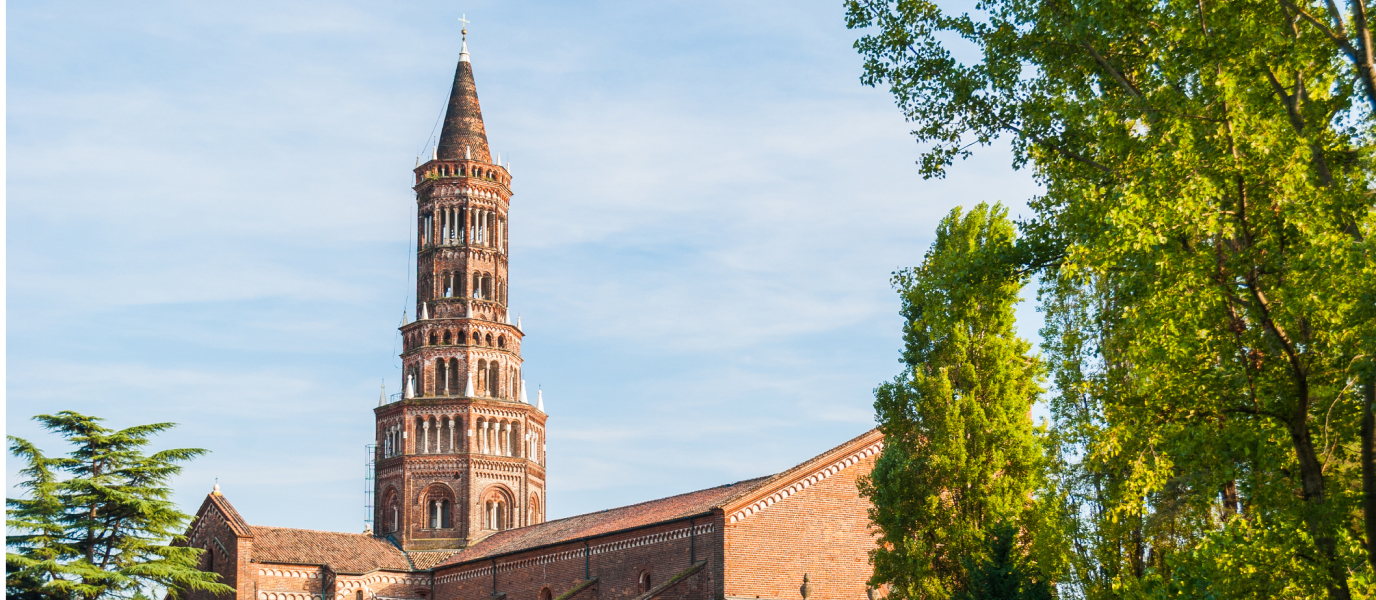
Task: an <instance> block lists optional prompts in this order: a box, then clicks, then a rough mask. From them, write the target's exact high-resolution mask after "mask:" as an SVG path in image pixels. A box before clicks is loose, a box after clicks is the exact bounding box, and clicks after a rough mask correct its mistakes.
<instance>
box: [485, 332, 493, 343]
mask: <svg viewBox="0 0 1376 600" xmlns="http://www.w3.org/2000/svg"><path fill="white" fill-rule="evenodd" d="M486 339H487V345H489V346H491V345H492V334H490V333H489V334H487V338H486Z"/></svg>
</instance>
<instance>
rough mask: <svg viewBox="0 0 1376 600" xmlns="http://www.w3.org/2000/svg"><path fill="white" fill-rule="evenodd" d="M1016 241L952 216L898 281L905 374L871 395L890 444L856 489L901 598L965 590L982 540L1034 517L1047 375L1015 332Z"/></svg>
mask: <svg viewBox="0 0 1376 600" xmlns="http://www.w3.org/2000/svg"><path fill="white" fill-rule="evenodd" d="M1013 242H1014V231H1013V226H1012V223H1011V222H1010V221H1009V220H1008V217H1007V211H1006V210H1005V209H1004V208H1003V207H1001V206H995V207H989V206H987V205H984V204H981V205H979V206H977V207H975V208H974V209H973V210H971V211H970V213H969V214H962V211H961V210H960V209H956V210H955V211H953V212H952V213H951V214H950V215H949V216H948V217H947V218H946V219H945V220H943V221H942V223H941V226H940V228H939V229H938V231H937V240H936V243H935V244H933V246H932V249H931V251H930V252H928V254H927V257H926V259H925V260H924V261H923V264H922V266H921V267H918V268H915V269H909V270H904V271H900V272H899V273H897V274H895V276H894V284H895V286H896V287H898V288H899V290H900V293H901V294H902V298H903V314H904V316H905V317H906V319H907V323H906V325H905V330H904V339H905V342H906V347H905V350H904V353H903V362H904V364H905V365H906V367H907V368H906V369H905V371H904V373H903V374H902V375H900V376H899V377H898V378H896V379H895V380H894V381H893V382H890V383H885V384H883V385H881V386H879V388H878V389H877V390H876V392H875V410H876V412H877V413H878V417H879V423H880V429H881V430H882V431H883V432H884V434H885V440H886V442H885V447H884V451H883V454H882V455H881V456H880V458H879V460H878V462H877V464H876V466H875V469H874V471H873V472H872V474H871V476H870V477H869V479H868V480H867V481H866V482H865V483H864V484H863V485H862V493H864V494H865V495H867V496H868V497H869V498H870V499H871V502H872V503H873V505H874V509H873V510H872V513H871V517H872V518H873V520H874V522H875V524H876V525H878V526H879V529H880V531H881V532H882V537H881V543H880V549H879V550H877V551H876V552H875V554H874V556H873V558H874V564H875V580H874V582H875V583H881V582H883V583H891V584H892V585H893V586H894V590H895V592H896V593H897V594H899V595H898V597H902V598H947V597H950V595H951V594H952V593H953V592H955V591H958V590H963V589H966V588H967V587H968V573H967V571H968V569H969V560H971V559H972V558H973V557H982V556H984V554H985V553H986V549H985V546H984V540H985V537H986V530H987V529H988V528H990V527H992V526H993V525H994V524H995V523H1002V522H1006V521H1011V522H1018V523H1022V522H1024V520H1026V521H1027V522H1029V523H1030V522H1031V519H1030V518H1026V519H1025V517H1028V516H1029V515H1030V513H1032V512H1034V511H1035V503H1034V501H1033V500H1032V492H1033V490H1034V489H1035V488H1036V487H1037V486H1038V484H1039V473H1040V463H1041V461H1042V449H1041V446H1040V445H1039V442H1038V440H1037V439H1036V435H1035V433H1034V431H1033V428H1032V424H1031V421H1030V419H1029V416H1028V411H1029V410H1030V409H1031V406H1032V402H1033V401H1035V400H1036V398H1037V395H1038V393H1040V388H1039V387H1038V383H1037V382H1038V379H1039V377H1040V374H1041V365H1040V363H1038V362H1037V360H1036V359H1035V358H1034V357H1032V356H1030V355H1029V354H1028V352H1029V350H1030V345H1029V344H1028V343H1027V342H1026V341H1024V340H1022V339H1020V338H1018V337H1017V336H1016V335H1015V333H1014V331H1013V306H1014V304H1016V302H1017V299H1018V291H1019V289H1020V287H1021V281H1020V280H1019V278H1018V277H1017V276H1016V275H1015V274H1014V273H1013V271H1012V269H1011V268H1010V264H1009V263H1008V261H1007V257H1008V256H1009V255H1010V253H1011V251H1012V248H1013Z"/></svg>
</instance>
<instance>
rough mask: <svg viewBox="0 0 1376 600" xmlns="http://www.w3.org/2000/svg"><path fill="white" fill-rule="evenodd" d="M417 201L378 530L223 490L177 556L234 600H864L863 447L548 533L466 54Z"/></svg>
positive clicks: (540, 421) (539, 422) (541, 428)
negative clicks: (399, 378) (281, 519)
mask: <svg viewBox="0 0 1376 600" xmlns="http://www.w3.org/2000/svg"><path fill="white" fill-rule="evenodd" d="M414 189H415V193H416V202H417V204H418V212H417V214H418V215H419V218H418V222H417V228H418V235H417V241H418V246H417V248H416V257H417V271H416V272H417V275H418V276H417V278H416V280H417V283H416V298H417V305H416V311H415V313H414V314H415V315H416V316H417V317H418V318H417V319H416V320H415V321H414V322H412V323H407V324H405V325H404V326H402V328H401V333H402V338H403V340H404V346H403V350H402V353H401V358H402V364H403V373H404V377H405V380H404V391H403V393H402V395H401V397H400V398H399V399H397V400H396V401H392V402H387V403H384V404H382V405H381V406H379V407H378V408H376V409H375V410H374V414H375V417H376V424H377V427H376V436H377V438H376V441H377V456H376V463H375V464H376V476H375V479H374V481H375V489H374V498H375V514H374V520H373V522H374V523H375V524H376V528H375V530H372V531H365V532H364V533H361V534H360V533H334V532H325V531H315V530H308V529H290V528H281V527H261V526H253V525H249V524H248V523H246V522H245V521H244V519H243V518H242V517H240V516H239V513H238V512H237V511H236V510H235V509H234V507H233V506H231V505H230V503H229V500H228V499H227V498H226V497H225V496H223V495H222V494H221V493H220V491H219V488H218V486H216V490H215V491H213V492H212V493H211V494H210V495H209V496H207V497H206V499H205V501H204V503H202V505H201V507H200V510H199V511H198V512H197V513H196V517H195V519H194V520H193V521H192V524H191V526H190V528H189V530H188V531H187V541H186V543H187V544H189V545H191V546H194V547H198V548H203V549H205V552H204V554H203V560H202V568H203V569H206V570H213V571H215V572H216V573H219V574H220V575H221V577H222V578H223V581H224V582H225V583H227V584H229V585H230V586H232V587H234V588H235V590H236V592H235V594H234V595H235V597H236V598H235V600H427V599H429V598H435V599H437V600H499V599H501V598H508V599H511V600H518V599H519V600H556V599H557V600H573V599H575V598H577V599H578V600H651V599H652V598H665V599H674V600H677V599H683V600H747V599H749V600H755V599H766V600H796V599H799V598H804V597H806V598H808V599H809V600H843V599H844V600H866V597H867V592H868V590H867V588H866V583H865V582H866V580H867V579H868V577H869V575H870V568H869V562H868V552H869V551H870V550H871V549H873V548H874V544H875V538H874V534H873V532H872V530H871V529H870V525H869V520H868V515H867V508H868V503H867V502H866V501H865V500H864V499H863V498H861V497H860V496H859V494H858V492H857V490H856V483H857V481H858V479H859V478H860V477H861V476H863V475H865V474H867V473H869V471H870V469H871V468H872V466H873V464H874V460H875V458H876V457H877V455H878V453H879V450H880V449H881V448H882V445H883V439H882V436H881V435H880V434H879V433H878V432H877V431H873V430H872V431H869V432H866V433H863V434H861V435H860V436H858V437H856V438H854V439H852V440H850V441H848V442H846V443H844V444H842V445H840V446H837V447H836V448H833V449H831V450H829V451H827V452H826V453H823V454H822V455H820V456H816V457H813V458H811V459H808V460H807V461H804V462H803V463H802V464H799V465H798V466H797V467H794V468H792V469H790V470H787V471H784V472H783V473H779V474H776V475H772V476H767V477H760V478H757V479H751V480H747V481H741V482H736V483H732V484H727V485H723V486H719V487H715V488H710V489H705V490H700V491H696V492H691V493H687V494H682V495H678V496H672V497H669V498H663V499H660V500H654V501H651V502H645V503H641V504H635V505H631V506H624V507H620V508H613V509H609V510H604V511H601V512H596V513H590V514H586V515H579V516H575V517H569V518H565V519H557V520H554V521H547V520H546V519H545V506H546V504H547V502H546V493H547V488H546V483H545V482H546V479H545V427H546V422H547V415H546V414H545V412H544V406H543V405H542V402H540V401H538V400H537V402H535V403H534V404H532V402H531V400H530V398H529V397H528V395H527V393H526V390H525V386H524V384H523V381H522V378H521V340H522V338H523V337H524V334H523V332H522V331H521V327H520V323H519V321H513V319H512V317H511V315H509V314H508V312H507V281H508V276H507V249H508V246H507V232H508V223H509V222H508V219H507V214H508V211H507V209H508V207H509V206H510V202H511V196H512V194H511V175H510V173H508V172H507V170H506V169H505V168H504V167H503V166H502V165H501V164H498V163H497V162H494V160H493V157H492V155H491V153H490V150H489V149H488V144H487V132H486V130H485V129H484V127H483V119H482V111H481V110H480V108H479V106H478V93H477V87H476V85H475V84H474V78H473V67H472V63H471V61H470V59H469V55H468V46H467V43H466V42H465V44H464V48H463V51H462V52H461V53H460V55H459V63H458V70H457V72H456V73H455V75H454V86H453V89H452V91H451V93H450V97H449V105H448V108H447V111H446V114H445V118H444V128H443V130H442V132H441V135H440V140H439V143H438V144H437V147H436V149H435V151H434V153H433V155H432V156H431V159H430V160H429V161H427V162H425V163H424V164H421V165H419V166H417V167H416V169H415V186H414ZM805 575H806V576H807V586H806V588H803V587H802V586H803V583H804V576H805ZM804 589H805V590H806V594H804ZM199 596H205V594H192V597H193V600H210V599H209V598H201V597H199Z"/></svg>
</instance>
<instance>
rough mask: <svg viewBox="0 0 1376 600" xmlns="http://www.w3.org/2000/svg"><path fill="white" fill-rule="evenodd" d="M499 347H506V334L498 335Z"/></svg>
mask: <svg viewBox="0 0 1376 600" xmlns="http://www.w3.org/2000/svg"><path fill="white" fill-rule="evenodd" d="M497 347H498V348H505V347H506V336H504V335H499V336H497Z"/></svg>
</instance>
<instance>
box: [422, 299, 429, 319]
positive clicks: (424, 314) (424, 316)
mask: <svg viewBox="0 0 1376 600" xmlns="http://www.w3.org/2000/svg"><path fill="white" fill-rule="evenodd" d="M429 318H430V309H429V307H427V306H426V305H425V303H424V302H421V303H420V320H421V321H424V320H426V319H429Z"/></svg>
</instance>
